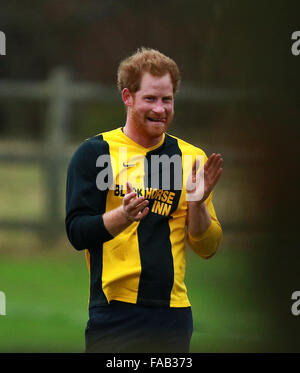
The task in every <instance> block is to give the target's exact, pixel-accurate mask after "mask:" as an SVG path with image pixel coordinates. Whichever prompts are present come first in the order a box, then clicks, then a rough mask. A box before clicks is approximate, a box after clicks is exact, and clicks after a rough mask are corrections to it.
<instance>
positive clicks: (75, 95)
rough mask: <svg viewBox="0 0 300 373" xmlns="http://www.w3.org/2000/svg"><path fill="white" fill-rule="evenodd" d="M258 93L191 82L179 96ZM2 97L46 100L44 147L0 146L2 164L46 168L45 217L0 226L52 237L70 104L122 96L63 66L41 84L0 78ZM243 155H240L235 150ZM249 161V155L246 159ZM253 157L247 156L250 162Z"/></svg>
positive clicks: (58, 220)
mask: <svg viewBox="0 0 300 373" xmlns="http://www.w3.org/2000/svg"><path fill="white" fill-rule="evenodd" d="M258 96H259V95H258V92H242V91H233V90H224V91H222V90H207V89H199V88H197V87H193V86H191V85H190V86H189V85H186V86H183V87H182V89H181V93H180V95H179V96H178V98H177V100H190V101H196V102H211V101H213V102H215V103H218V102H220V103H224V102H226V101H227V102H228V101H230V102H232V101H240V100H249V99H256V98H257V97H258ZM1 99H5V100H7V99H11V100H16V99H22V100H28V101H32V100H36V101H38V100H42V101H45V102H47V112H46V118H45V126H46V131H45V138H44V141H43V151H42V152H38V153H36V154H20V153H12V152H3V151H1V150H0V162H1V163H8V164H10V163H17V164H33V163H37V164H39V165H40V166H41V167H43V169H44V171H45V172H46V178H45V188H46V195H47V203H46V217H45V219H43V220H42V221H40V222H37V221H30V220H22V221H11V220H5V219H2V220H0V228H13V229H25V230H37V231H39V232H41V233H42V234H44V235H46V236H47V238H55V237H56V236H57V234H59V233H61V231H62V227H63V223H62V217H61V212H60V211H61V206H62V204H64V201H62V200H61V192H60V188H61V182H62V180H63V179H64V178H63V177H62V172H65V166H66V162H68V160H69V158H70V154H68V152H66V149H68V147H69V145H70V144H69V143H70V141H69V126H68V124H69V117H70V112H71V110H72V107H71V106H72V104H74V103H76V102H83V101H86V102H91V101H94V102H112V101H113V102H120V96H119V94H118V92H117V89H116V88H114V87H109V86H103V85H101V84H93V83H86V82H73V81H72V80H71V78H70V75H69V73H68V71H67V70H65V69H62V68H57V69H55V70H53V71H52V72H51V74H50V76H49V79H48V80H46V81H41V82H20V81H5V80H2V81H0V100H1ZM234 159H237V157H236V156H235V155H234V154H227V156H226V162H227V163H228V162H230V161H233V160H234ZM239 159H241V154H239ZM248 161H249V159H248ZM250 161H251V160H250Z"/></svg>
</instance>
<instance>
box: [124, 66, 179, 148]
mask: <svg viewBox="0 0 300 373" xmlns="http://www.w3.org/2000/svg"><path fill="white" fill-rule="evenodd" d="M122 93H123V101H124V103H125V105H126V106H127V109H128V110H127V122H126V126H125V127H126V131H127V134H128V135H129V137H131V138H132V139H133V140H135V141H137V142H140V143H142V142H143V143H149V144H151V145H149V146H152V145H153V144H155V143H159V141H160V140H161V138H162V135H163V133H164V132H165V131H166V130H167V128H168V127H169V125H170V123H171V122H172V119H173V116H174V94H173V84H172V81H171V77H170V74H169V73H167V74H165V75H163V76H161V77H158V76H153V75H151V74H150V73H148V72H146V73H144V74H143V76H142V79H141V83H140V89H139V90H138V91H137V92H135V93H130V92H129V90H128V89H126V88H125V89H124V90H123V92H122ZM142 145H143V144H142ZM144 146H145V145H144Z"/></svg>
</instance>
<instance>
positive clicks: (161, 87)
mask: <svg viewBox="0 0 300 373" xmlns="http://www.w3.org/2000/svg"><path fill="white" fill-rule="evenodd" d="M140 91H141V92H142V93H146V92H152V93H160V94H164V95H170V94H173V84H172V80H171V76H170V74H169V73H166V74H165V75H162V76H154V75H152V74H150V73H148V72H145V73H144V74H143V75H142V79H141V84H140Z"/></svg>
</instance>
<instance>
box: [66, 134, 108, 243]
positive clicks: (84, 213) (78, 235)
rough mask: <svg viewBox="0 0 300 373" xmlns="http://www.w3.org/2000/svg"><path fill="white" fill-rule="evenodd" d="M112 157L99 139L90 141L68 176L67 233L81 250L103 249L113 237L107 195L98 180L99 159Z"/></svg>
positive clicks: (83, 147) (81, 149)
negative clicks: (106, 219) (106, 215)
mask: <svg viewBox="0 0 300 373" xmlns="http://www.w3.org/2000/svg"><path fill="white" fill-rule="evenodd" d="M105 153H106V154H108V146H107V144H106V143H105V142H104V141H101V140H100V139H99V138H94V139H90V140H86V141H85V142H84V143H82V144H81V146H80V147H79V148H78V149H77V151H76V152H75V154H74V155H73V157H72V159H71V162H70V165H69V168H68V174H67V185H66V219H65V224H66V231H67V235H68V238H69V240H70V242H71V244H72V245H73V246H74V248H75V249H77V250H83V249H91V248H95V247H99V245H101V244H102V243H103V242H105V241H108V240H110V239H112V238H113V237H112V236H111V235H110V233H109V232H108V231H107V230H106V228H105V226H104V223H103V218H102V215H103V214H104V212H105V202H106V195H107V191H100V190H99V189H98V188H97V185H96V177H97V174H98V173H99V172H100V170H101V169H100V168H98V167H96V160H97V157H98V156H99V155H101V154H105Z"/></svg>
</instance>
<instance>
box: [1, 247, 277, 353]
mask: <svg viewBox="0 0 300 373" xmlns="http://www.w3.org/2000/svg"><path fill="white" fill-rule="evenodd" d="M66 246H68V244H67V243H66ZM245 254H246V255H245ZM1 257H2V258H1V262H0V290H1V291H4V292H5V294H6V316H0V335H1V338H0V352H82V351H83V350H84V328H85V325H86V321H87V318H88V311H87V304H88V287H89V279H88V271H87V267H86V263H85V257H84V254H83V253H78V252H76V251H75V250H73V251H72V249H71V248H70V250H69V251H66V250H55V248H52V250H51V251H41V252H38V253H36V252H33V253H31V254H30V253H29V254H28V253H27V254H26V255H8V254H4V253H2V254H1ZM249 257H251V255H250V254H249V252H246V253H245V252H243V251H241V250H240V251H239V250H225V249H223V250H221V251H220V252H219V253H218V254H217V255H216V256H215V257H213V258H211V259H210V260H207V261H205V260H202V259H201V258H199V257H197V256H196V255H195V254H194V253H191V252H189V253H188V258H187V259H188V260H187V269H188V270H187V276H186V283H187V287H188V290H189V297H190V300H191V303H192V306H193V307H192V309H193V318H194V334H193V338H192V343H191V352H262V351H267V350H268V349H269V347H268V344H269V341H268V339H267V335H268V334H269V330H270V328H271V325H269V324H268V315H266V314H264V312H262V309H263V307H262V305H261V304H260V303H259V302H258V301H257V297H256V293H255V291H256V286H255V282H254V281H253V280H254V279H253V276H251V275H250V273H251V264H249V263H250V262H249Z"/></svg>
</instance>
